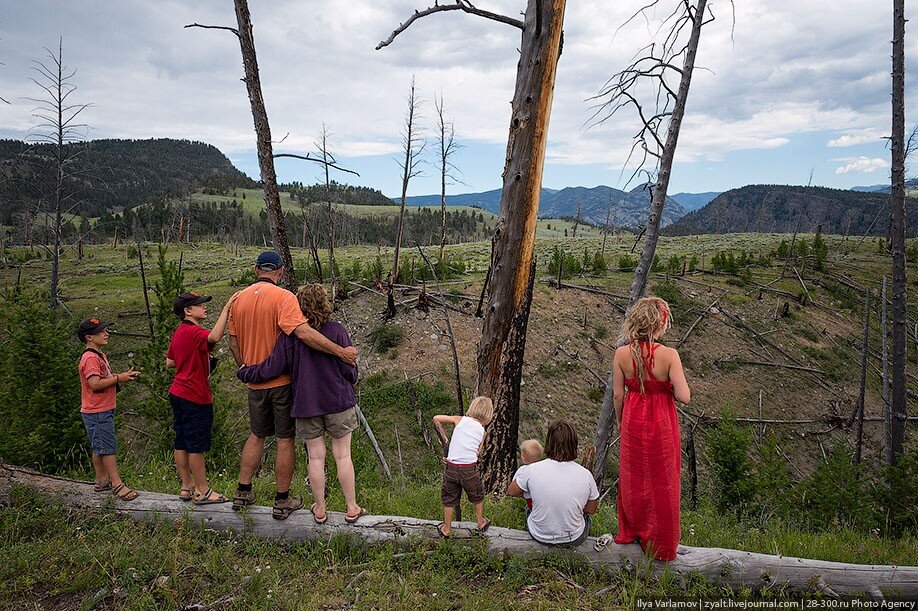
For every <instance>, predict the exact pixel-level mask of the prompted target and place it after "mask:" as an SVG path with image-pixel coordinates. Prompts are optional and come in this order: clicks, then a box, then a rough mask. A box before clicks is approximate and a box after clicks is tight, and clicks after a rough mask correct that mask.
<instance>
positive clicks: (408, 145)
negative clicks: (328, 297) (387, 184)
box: [392, 77, 423, 282]
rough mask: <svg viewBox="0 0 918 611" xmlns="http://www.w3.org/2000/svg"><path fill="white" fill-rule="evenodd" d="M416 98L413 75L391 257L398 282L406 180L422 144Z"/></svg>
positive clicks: (413, 168) (395, 278) (414, 174)
mask: <svg viewBox="0 0 918 611" xmlns="http://www.w3.org/2000/svg"><path fill="white" fill-rule="evenodd" d="M417 106H418V103H417V98H416V97H415V86H414V77H412V78H411V91H410V92H409V94H408V112H407V113H406V115H405V135H404V140H403V147H404V153H405V161H404V165H403V166H402V198H401V207H400V208H399V213H398V231H396V233H395V254H394V256H393V257H392V281H393V282H398V279H399V278H398V259H399V254H400V253H401V249H402V234H403V232H404V230H405V200H406V198H407V197H408V182H409V181H410V180H411V179H412V178H414V177H415V176H417V173H416V167H417V164H418V159H417V157H418V155H420V153H421V149H423V146H420V147H418V148H415V146H416V140H417V138H418V136H417V133H416V131H415V125H414V120H415V114H416V113H417Z"/></svg>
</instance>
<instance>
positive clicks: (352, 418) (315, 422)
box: [296, 407, 357, 439]
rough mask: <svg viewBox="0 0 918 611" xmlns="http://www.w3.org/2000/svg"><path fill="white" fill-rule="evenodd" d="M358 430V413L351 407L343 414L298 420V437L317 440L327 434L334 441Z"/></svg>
mask: <svg viewBox="0 0 918 611" xmlns="http://www.w3.org/2000/svg"><path fill="white" fill-rule="evenodd" d="M356 428H357V411H356V410H355V409H354V408H353V407H351V408H348V409H346V410H344V411H343V412H337V413H335V414H325V415H324V416H313V417H312V418H297V419H296V436H297V437H302V438H303V439H315V438H316V437H322V436H323V435H325V434H326V433H328V434H329V436H331V437H333V438H334V439H338V438H340V437H344V436H345V435H347V434H348V433H350V432H352V431H353V430H354V429H356Z"/></svg>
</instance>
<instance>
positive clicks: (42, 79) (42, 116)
mask: <svg viewBox="0 0 918 611" xmlns="http://www.w3.org/2000/svg"><path fill="white" fill-rule="evenodd" d="M46 51H47V59H45V60H42V61H35V62H34V70H35V76H34V77H33V78H32V79H31V81H32V82H33V83H34V84H35V85H37V86H38V87H39V88H41V90H42V91H43V94H42V96H41V97H39V98H28V100H29V101H31V102H34V103H35V105H36V107H35V109H34V110H33V112H32V116H33V117H35V118H36V119H37V120H38V124H37V125H35V126H34V128H33V130H34V132H35V135H34V138H35V140H36V141H37V142H39V143H41V144H47V145H50V148H51V150H52V160H51V163H52V168H51V174H52V178H51V180H50V182H51V183H52V185H53V192H54V194H53V196H52V198H53V201H54V225H53V226H52V227H51V228H50V229H51V230H50V234H51V235H50V236H48V235H47V234H48V231H47V223H48V216H47V215H46V216H45V226H46V239H45V249H46V250H48V251H49V252H50V255H51V281H50V285H51V287H50V289H51V290H50V295H49V297H50V305H51V309H52V310H53V309H56V308H57V306H58V304H59V303H60V270H61V251H62V242H63V240H62V237H63V218H64V213H65V210H64V206H65V204H66V203H67V202H68V200H70V199H71V198H72V197H73V196H74V195H75V193H73V192H71V193H65V190H66V183H67V182H68V180H70V179H71V178H72V177H73V173H72V172H71V165H72V163H73V162H74V161H75V159H76V157H77V156H78V155H79V154H80V153H81V151H80V150H74V148H73V147H72V146H71V143H73V142H74V141H75V140H78V139H80V138H81V137H82V135H83V133H84V131H85V128H86V125H85V124H82V123H77V121H76V118H77V116H78V115H79V114H80V113H82V112H83V111H84V110H86V109H87V108H89V106H90V105H89V104H75V103H73V101H71V100H69V99H68V98H70V95H71V94H72V93H73V92H74V91H76V85H74V83H73V78H74V76H75V75H76V70H71V69H70V68H67V67H66V66H65V65H64V41H63V38H60V39H58V48H57V54H56V55H55V54H54V52H52V51H51V50H49V49H46ZM27 233H28V234H29V236H28V237H29V244H30V245H31V235H30V234H31V229H30V228H29V229H27ZM49 238H50V239H49Z"/></svg>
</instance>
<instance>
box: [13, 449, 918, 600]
mask: <svg viewBox="0 0 918 611" xmlns="http://www.w3.org/2000/svg"><path fill="white" fill-rule="evenodd" d="M16 486H24V487H28V488H30V489H33V490H35V491H36V492H38V493H39V494H41V495H44V496H47V497H49V498H53V499H55V500H56V501H58V502H62V503H66V504H67V505H68V506H70V507H74V508H79V509H92V510H102V511H112V512H114V513H116V514H118V515H121V516H125V517H128V518H131V519H133V520H136V521H139V522H153V521H160V520H162V519H163V518H168V519H170V520H179V519H181V520H187V521H189V522H190V523H192V524H195V525H198V526H201V527H204V528H208V529H212V530H216V531H222V532H232V533H237V534H240V535H249V536H254V537H257V538H259V539H268V540H279V541H304V540H305V541H321V542H327V541H328V539H329V537H332V536H334V535H338V534H347V535H350V536H353V537H355V538H356V539H359V540H360V541H361V542H363V543H364V544H371V543H381V542H395V543H398V544H402V545H406V546H408V545H412V544H416V542H417V541H418V540H422V541H427V542H429V543H432V544H433V543H435V542H436V541H437V540H439V533H438V532H437V523H438V522H437V521H436V520H421V519H417V518H411V517H402V516H382V515H369V516H364V517H362V518H361V519H360V521H359V522H358V523H357V524H353V525H351V524H347V523H346V522H345V521H344V514H343V513H341V512H337V511H329V512H328V521H327V522H326V523H324V524H316V523H315V520H313V517H312V515H311V514H310V513H309V512H308V511H299V512H296V513H294V514H292V515H291V516H290V517H289V518H287V519H286V520H284V521H283V522H279V521H277V520H272V519H270V516H271V508H270V507H265V506H260V505H253V506H251V507H249V508H248V509H247V510H246V511H240V512H236V511H233V510H232V508H231V507H230V505H228V504H222V505H200V506H191V507H189V506H188V503H183V502H182V501H180V500H179V499H178V497H177V496H176V495H173V494H160V493H156V492H144V491H141V492H140V496H139V497H138V498H137V499H135V500H134V501H131V502H130V503H117V502H116V503H112V501H111V497H110V495H103V494H98V493H95V492H93V491H92V482H79V481H75V480H71V479H66V478H62V477H54V476H50V475H43V474H41V473H37V472H34V471H29V470H27V469H21V468H19V467H14V466H11V465H6V464H2V463H0V504H6V503H8V502H9V500H10V497H11V495H12V494H13V488H14V487H16ZM452 538H453V540H454V541H455V542H456V543H459V542H471V541H475V540H480V539H482V538H483V539H485V541H486V545H487V549H488V552H489V553H490V554H493V555H495V556H496V555H501V556H503V555H507V554H519V555H534V556H560V557H568V558H569V557H570V556H571V555H574V556H577V557H578V558H580V559H582V560H583V561H585V562H586V563H587V564H589V565H590V566H591V567H594V568H595V569H605V570H634V568H635V567H638V566H640V567H646V568H647V571H648V576H651V575H652V576H654V577H656V578H660V577H661V576H662V575H663V573H664V572H666V573H668V574H670V575H676V576H679V577H683V578H686V579H691V578H692V577H693V576H695V575H698V574H700V575H702V576H703V577H704V578H705V579H707V580H708V581H710V582H711V583H714V584H719V585H723V586H728V587H730V588H733V589H735V590H739V589H742V588H751V589H754V590H758V589H759V588H762V587H764V586H769V587H771V588H772V589H773V590H775V591H781V590H782V589H787V590H790V591H793V592H799V593H813V592H816V591H818V592H820V593H822V594H823V595H824V596H829V597H831V596H833V595H838V596H844V595H848V594H862V593H867V594H869V595H871V596H873V597H882V596H884V595H888V596H894V597H897V598H903V599H906V600H913V599H915V598H916V597H918V567H911V566H895V565H867V564H847V563H842V562H828V561H824V560H810V559H806V558H793V557H787V556H774V555H771V554H759V553H755V552H745V551H740V550H731V549H721V548H705V547H688V546H685V545H680V546H679V550H678V556H677V558H676V559H675V560H674V561H672V562H656V561H648V560H647V558H646V556H645V555H644V553H643V552H642V551H641V547H640V546H639V545H636V544H631V545H617V544H615V543H609V544H608V545H606V546H605V547H601V548H600V550H598V551H597V550H596V548H595V547H594V546H595V545H596V543H597V541H598V540H597V539H596V538H595V537H588V538H587V540H586V541H585V542H584V543H582V544H581V545H579V546H578V547H575V548H573V549H570V550H567V549H561V548H556V547H549V546H545V545H541V544H539V543H536V542H535V541H534V540H533V539H532V537H530V535H529V533H527V532H524V531H519V530H512V529H509V528H501V527H499V526H492V527H491V528H489V529H488V532H487V534H486V535H479V534H478V532H477V526H476V525H475V523H474V522H460V523H454V525H453V534H452ZM642 570H643V569H642Z"/></svg>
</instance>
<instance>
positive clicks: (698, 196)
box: [670, 191, 720, 212]
mask: <svg viewBox="0 0 918 611" xmlns="http://www.w3.org/2000/svg"><path fill="white" fill-rule="evenodd" d="M718 195H720V191H707V192H705V193H676V194H675V195H670V197H671V198H673V199H674V200H676V201H677V202H679V205H680V206H682V207H683V208H685V211H686V212H694V211H695V210H698V209H700V208H704V207H705V206H707V205H708V204H709V203H711V201H712V200H713V199H714V198H715V197H717V196H718Z"/></svg>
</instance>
